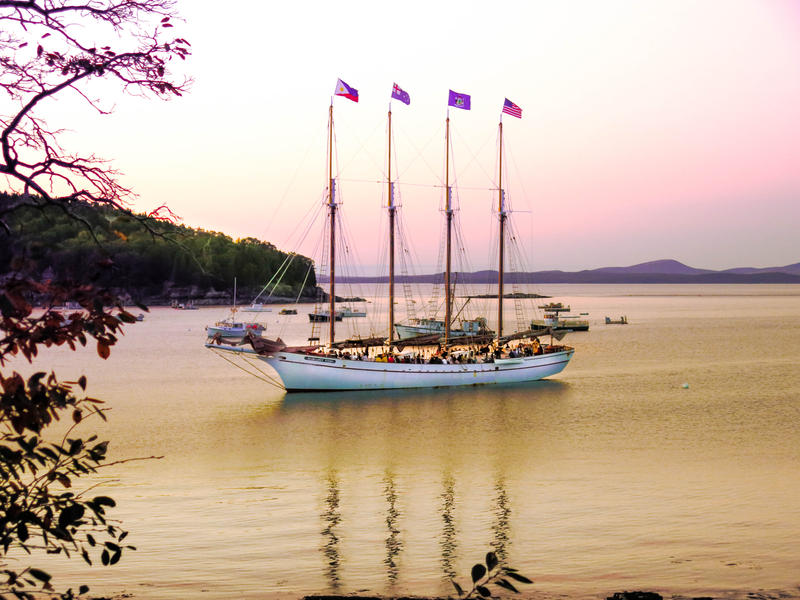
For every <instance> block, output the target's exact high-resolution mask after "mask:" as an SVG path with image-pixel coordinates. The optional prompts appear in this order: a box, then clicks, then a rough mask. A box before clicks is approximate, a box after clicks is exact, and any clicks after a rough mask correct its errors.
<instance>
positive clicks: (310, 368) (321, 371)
mask: <svg viewBox="0 0 800 600" xmlns="http://www.w3.org/2000/svg"><path fill="white" fill-rule="evenodd" d="M398 90H399V92H400V94H402V95H400V94H398ZM335 95H339V96H345V97H347V98H349V99H351V100H355V101H358V92H357V90H355V89H353V88H351V87H350V86H348V85H347V84H345V83H344V82H343V81H341V80H339V81H338V83H337V88H336V92H335ZM392 97H394V98H398V99H400V100H401V101H403V102H405V103H406V104H407V103H408V95H407V94H406V93H405V92H403V91H402V90H400V89H399V88H398V86H396V85H395V89H394V91H393V93H392ZM465 101H466V105H465V104H464V102H465ZM506 102H507V103H508V101H506ZM449 105H450V106H455V107H457V108H468V107H469V96H467V95H466V94H457V93H455V92H452V91H451V92H450V101H449ZM514 106H515V107H516V105H514ZM517 108H518V107H517ZM504 112H507V111H505V109H504ZM388 115H389V128H388V132H389V154H388V161H389V165H388V169H387V180H388V203H387V209H388V215H389V286H388V291H389V305H388V306H389V309H388V328H389V335H388V337H386V338H369V339H353V340H343V341H339V342H337V341H336V322H335V319H330V321H329V332H328V343H327V345H322V346H314V347H311V346H302V347H290V346H287V345H286V344H285V343H283V342H282V341H281V340H280V339H278V340H268V339H263V338H258V337H255V336H248V337H246V338H245V343H244V344H242V345H232V344H225V343H223V342H222V341H221V340H219V339H216V340H210V341H209V342H207V344H206V345H207V346H208V347H212V348H214V349H215V350H221V351H226V352H231V353H239V354H245V355H247V357H248V358H257V359H258V360H260V361H263V362H264V363H266V364H268V365H269V366H270V367H272V368H273V369H274V370H275V371H276V372H277V374H278V376H279V377H280V381H281V383H282V385H283V387H284V388H285V389H286V391H288V392H299V391H315V392H321V391H344V390H382V389H409V388H429V387H450V386H465V385H485V384H497V383H521V382H528V381H536V380H539V379H542V378H545V377H548V376H551V375H555V374H556V373H559V372H561V371H562V370H563V369H564V368H565V367H566V365H567V363H569V361H570V359H571V358H572V355H573V354H574V349H573V348H571V347H569V346H565V345H561V344H556V343H554V340H553V338H552V337H551V339H550V343H540V342H539V337H542V336H545V335H548V334H552V331H551V330H550V329H549V328H545V329H540V330H535V331H533V330H526V331H522V332H516V333H512V334H510V335H503V274H504V264H503V258H504V238H505V225H506V218H507V210H506V205H505V192H504V190H503V187H502V147H503V144H502V127H503V124H502V117H501V120H500V153H501V154H500V172H501V175H500V180H499V184H498V217H499V224H500V225H499V226H500V230H499V234H500V235H499V239H500V242H499V243H500V247H499V264H498V271H499V279H498V314H497V317H498V319H497V331H496V332H490V331H488V330H486V329H485V328H484V329H483V330H481V331H474V332H473V331H470V332H466V333H465V334H463V335H462V333H460V332H459V331H460V330H453V329H452V320H453V315H452V307H453V289H452V284H451V254H452V252H451V245H452V229H453V212H454V209H453V205H452V188H451V186H450V156H449V150H450V115H449V109H448V115H447V120H446V127H445V144H446V152H445V156H446V159H445V203H444V204H445V210H444V213H445V219H446V230H447V234H446V248H445V273H444V286H445V309H444V313H445V314H444V321H441V322H436V321H435V320H432V319H430V320H428V321H430V322H432V323H438V328H436V327H434V328H433V329H432V330H430V331H428V332H424V331H423V334H422V335H417V336H415V337H411V338H408V339H396V338H395V336H394V329H395V326H396V324H395V322H394V321H395V316H394V279H395V272H394V271H395V269H394V264H395V247H394V246H395V228H396V223H395V216H396V215H395V213H396V208H397V207H396V205H395V201H394V197H395V195H394V182H393V181H392V177H391V116H392V112H391V105H390V107H389V114H388ZM328 158H329V160H328V194H327V200H326V204H327V210H328V219H329V226H328V230H329V236H330V237H329V239H328V243H329V258H330V275H329V282H330V287H329V299H328V300H329V305H330V306H329V311H330V314H336V294H335V289H336V288H335V286H336V263H335V257H336V235H335V232H336V216H337V206H338V205H337V201H336V180H335V177H334V172H333V100H331V105H330V108H329V112H328ZM400 337H401V338H402V337H403V336H400ZM375 346H381V347H383V353H382V358H383V359H382V360H375V359H370V358H368V354H367V352H366V349H367V348H369V347H375ZM408 347H417V348H427V349H428V352H427V353H426V354H429V355H430V357H429V358H428V359H427V360H423V359H421V354H416V355H412V354H409V353H403V355H402V356H401V355H399V354H395V353H394V349H399V350H402V349H405V348H408ZM481 349H482V350H483V352H480V350H481ZM431 350H432V351H431Z"/></svg>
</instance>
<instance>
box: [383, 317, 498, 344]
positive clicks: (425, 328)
mask: <svg viewBox="0 0 800 600" xmlns="http://www.w3.org/2000/svg"><path fill="white" fill-rule="evenodd" d="M394 329H395V331H397V338H398V339H400V340H407V339H410V338H414V337H417V336H420V335H431V334H434V333H438V334H441V335H444V321H443V320H441V319H412V320H411V324H409V325H405V324H401V323H395V324H394ZM491 333H493V332H491V331H489V329H488V328H487V326H486V319H484V318H483V317H478V318H477V319H463V320H462V321H461V326H460V327H450V337H465V336H470V337H477V336H479V335H488V334H491Z"/></svg>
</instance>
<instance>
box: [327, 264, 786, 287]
mask: <svg viewBox="0 0 800 600" xmlns="http://www.w3.org/2000/svg"><path fill="white" fill-rule="evenodd" d="M453 278H454V279H455V280H456V281H457V282H460V283H492V282H495V281H497V271H492V270H487V271H474V272H471V273H461V272H459V273H455V274H454V275H453ZM396 280H397V281H398V282H416V283H441V282H442V281H444V275H443V274H442V273H432V274H428V275H415V276H399V277H397V278H396ZM319 281H320V283H322V282H327V279H325V278H323V277H320V278H319ZM337 281H341V282H349V283H381V282H386V281H387V277H386V276H381V277H342V278H337ZM505 281H506V282H507V283H800V263H794V264H791V265H786V266H784V267H765V268H753V267H738V268H734V269H725V270H723V271H713V270H710V269H697V268H694V267H690V266H688V265H685V264H683V263H681V262H678V261H677V260H654V261H650V262H644V263H639V264H636V265H631V266H629V267H603V268H600V269H588V270H584V271H558V270H553V271H534V272H527V273H506V275H505Z"/></svg>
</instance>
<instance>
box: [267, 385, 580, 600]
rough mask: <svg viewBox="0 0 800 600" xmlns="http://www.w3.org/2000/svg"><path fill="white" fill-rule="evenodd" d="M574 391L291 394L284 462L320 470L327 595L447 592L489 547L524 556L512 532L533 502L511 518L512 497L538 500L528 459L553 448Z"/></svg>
mask: <svg viewBox="0 0 800 600" xmlns="http://www.w3.org/2000/svg"><path fill="white" fill-rule="evenodd" d="M568 390H569V386H568V385H565V384H563V383H560V382H541V383H540V384H537V385H527V386H503V387H500V386H498V387H494V388H491V389H488V388H477V389H466V390H457V389H456V390H435V391H434V390H431V391H421V392H420V391H414V392H382V393H370V392H365V393H334V394H302V395H301V394H291V395H288V396H286V398H285V399H284V400H283V403H282V405H281V408H280V413H281V416H280V422H281V427H282V428H283V431H282V434H281V435H282V436H283V437H284V438H288V437H289V436H292V437H293V439H294V440H295V441H297V440H302V441H300V442H297V443H299V444H300V446H301V447H300V448H298V447H297V443H296V444H295V445H294V446H293V448H294V451H295V452H296V454H293V455H292V456H291V457H287V458H286V459H285V460H286V462H287V464H288V465H291V466H292V467H293V468H299V469H301V470H302V471H305V472H309V471H314V472H317V473H319V474H321V476H320V477H319V478H318V479H317V481H318V484H317V485H318V487H317V490H318V491H317V493H316V494H315V495H316V504H317V506H319V507H320V513H319V514H320V517H321V522H322V529H321V535H322V541H321V544H320V545H321V548H322V555H323V557H324V564H323V565H322V567H323V569H322V571H323V573H324V582H325V585H326V586H327V587H328V588H329V590H331V591H352V590H355V589H359V590H370V591H373V592H376V593H392V591H393V590H394V591H395V592H396V593H403V592H404V591H405V590H407V589H409V586H412V587H413V586H414V585H415V584H416V580H417V578H418V577H424V578H425V580H426V581H429V582H431V581H437V582H438V583H436V584H434V585H436V586H438V590H439V593H447V592H449V590H450V583H449V582H450V580H452V579H456V580H457V579H458V578H459V577H464V576H468V573H469V567H470V566H471V565H472V564H474V562H476V561H477V560H481V559H482V558H483V556H484V554H485V553H486V552H487V551H489V550H493V551H494V552H495V553H496V554H497V556H498V558H500V560H501V561H507V560H511V561H512V562H515V561H517V560H518V558H517V557H512V556H509V554H510V552H509V549H510V546H511V540H512V538H513V535H512V529H513V527H514V521H515V520H516V519H520V518H524V515H525V514H526V513H527V514H528V516H529V518H530V507H527V509H525V508H523V510H522V512H521V514H520V515H517V514H516V513H515V514H514V519H512V509H511V507H512V499H514V498H518V497H520V496H519V495H520V494H522V495H523V496H522V498H523V499H525V498H527V499H530V498H533V496H532V495H531V494H530V493H529V489H530V485H532V484H534V485H535V483H534V480H535V478H533V479H532V478H531V476H530V475H529V474H528V471H527V469H528V467H529V466H530V465H531V463H530V462H529V461H530V460H531V459H535V458H536V457H537V456H541V455H542V454H547V453H550V452H553V451H554V450H553V448H554V445H553V444H552V443H551V442H549V441H546V437H547V435H546V434H547V432H548V431H549V430H550V429H551V427H550V425H551V422H552V420H553V419H554V418H559V416H558V415H559V411H560V410H561V408H560V407H559V404H560V401H561V400H562V399H563V397H564V395H565V394H566V393H567V392H568ZM562 406H563V404H562ZM280 446H281V445H280V444H278V443H277V442H276V448H277V449H279V450H280V449H281V448H280ZM543 448H544V450H543ZM378 573H382V577H381V578H380V581H378V580H376V575H377V574H378ZM429 585H430V584H429Z"/></svg>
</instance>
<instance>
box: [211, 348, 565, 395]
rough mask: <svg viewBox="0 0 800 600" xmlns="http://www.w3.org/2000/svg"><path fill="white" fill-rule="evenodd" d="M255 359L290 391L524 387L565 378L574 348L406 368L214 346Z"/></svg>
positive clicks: (402, 365)
mask: <svg viewBox="0 0 800 600" xmlns="http://www.w3.org/2000/svg"><path fill="white" fill-rule="evenodd" d="M212 347H213V348H215V349H219V350H230V351H233V352H238V353H243V354H247V355H250V356H249V357H250V358H258V359H260V360H262V361H264V362H266V363H267V364H268V365H270V366H271V367H272V368H273V369H274V370H275V371H277V373H278V375H279V376H280V378H281V381H282V382H283V385H284V387H285V388H286V391H287V392H326V391H344V390H394V389H412V388H435V387H455V386H465V385H489V384H502V383H524V382H528V381H537V380H539V379H544V378H545V377H549V376H551V375H555V374H556V373H560V372H561V371H562V370H563V369H564V367H566V366H567V363H569V361H570V359H571V358H572V355H573V353H574V349H572V348H569V349H567V350H563V351H560V352H553V353H548V354H538V355H534V356H525V357H519V358H514V359H500V360H498V361H497V362H495V363H476V364H469V363H467V364H449V365H437V364H406V363H385V362H373V361H360V360H352V359H342V358H334V357H328V356H318V355H308V354H296V353H293V352H276V353H275V354H272V355H267V356H263V355H258V354H255V353H254V352H253V351H252V350H249V349H244V348H241V347H226V346H212Z"/></svg>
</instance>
